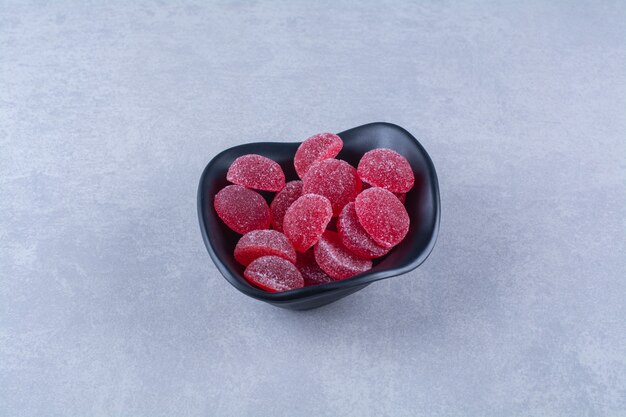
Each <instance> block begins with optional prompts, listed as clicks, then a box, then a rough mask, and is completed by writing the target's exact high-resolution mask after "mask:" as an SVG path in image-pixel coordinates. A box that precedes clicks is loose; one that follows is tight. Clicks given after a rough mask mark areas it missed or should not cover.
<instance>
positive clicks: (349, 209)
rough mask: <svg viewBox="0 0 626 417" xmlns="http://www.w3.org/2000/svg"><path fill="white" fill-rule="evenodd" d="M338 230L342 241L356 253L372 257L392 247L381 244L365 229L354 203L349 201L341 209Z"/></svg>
mask: <svg viewBox="0 0 626 417" xmlns="http://www.w3.org/2000/svg"><path fill="white" fill-rule="evenodd" d="M337 232H338V233H339V239H340V240H341V243H343V245H344V246H345V247H346V248H347V249H348V250H350V251H351V252H352V253H354V254H355V255H358V256H360V257H361V258H366V259H372V258H378V257H381V256H383V255H386V254H387V253H388V252H389V251H390V249H389V248H384V247H382V246H380V245H379V244H378V243H376V241H374V239H372V238H371V237H370V235H369V234H368V233H367V232H366V231H365V229H363V226H361V223H359V219H358V217H357V215H356V210H355V209H354V203H348V204H346V206H345V207H344V208H343V210H341V214H339V218H338V220H337Z"/></svg>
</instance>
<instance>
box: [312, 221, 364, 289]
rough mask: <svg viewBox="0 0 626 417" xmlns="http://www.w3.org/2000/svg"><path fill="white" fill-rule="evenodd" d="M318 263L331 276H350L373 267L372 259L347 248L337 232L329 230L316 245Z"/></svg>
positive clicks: (340, 277)
mask: <svg viewBox="0 0 626 417" xmlns="http://www.w3.org/2000/svg"><path fill="white" fill-rule="evenodd" d="M315 260H316V261H317V264H318V265H319V266H320V268H322V270H323V271H324V272H326V273H327V274H328V275H330V276H331V277H334V278H337V279H344V278H349V277H351V276H354V275H357V274H360V273H362V272H365V271H368V270H370V269H372V261H371V260H370V259H365V258H360V257H358V256H356V255H355V254H353V253H352V252H350V251H349V250H348V249H346V248H345V247H344V246H343V245H342V244H341V242H340V240H339V236H338V235H337V233H336V232H331V231H330V230H327V231H325V232H324V234H323V235H322V238H321V239H320V241H319V243H318V244H317V245H315Z"/></svg>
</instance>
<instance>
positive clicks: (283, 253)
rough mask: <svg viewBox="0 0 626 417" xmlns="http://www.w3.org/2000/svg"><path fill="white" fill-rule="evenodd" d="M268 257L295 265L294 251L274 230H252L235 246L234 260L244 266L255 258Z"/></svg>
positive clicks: (288, 242) (283, 236) (285, 237)
mask: <svg viewBox="0 0 626 417" xmlns="http://www.w3.org/2000/svg"><path fill="white" fill-rule="evenodd" d="M269 255H274V256H280V257H281V258H283V259H286V260H288V261H289V262H291V263H293V264H295V263H296V251H295V250H294V249H293V246H292V245H291V242H290V241H289V239H287V236H285V235H283V234H282V233H280V232H277V231H276V230H253V231H251V232H248V233H246V234H245V235H243V236H242V237H241V239H239V242H237V245H236V246H235V259H236V260H237V262H239V263H240V264H242V265H244V266H247V265H248V264H250V262H252V261H254V260H255V259H256V258H260V257H261V256H269Z"/></svg>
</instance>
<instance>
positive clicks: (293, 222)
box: [283, 194, 333, 252]
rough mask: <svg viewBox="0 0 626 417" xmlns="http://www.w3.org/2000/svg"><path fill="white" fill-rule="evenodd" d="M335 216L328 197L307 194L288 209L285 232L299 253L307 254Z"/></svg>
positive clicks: (284, 225)
mask: <svg viewBox="0 0 626 417" xmlns="http://www.w3.org/2000/svg"><path fill="white" fill-rule="evenodd" d="M332 216H333V209H332V207H331V205H330V201H328V199H327V198H326V197H322V196H321V195H316V194H305V195H303V196H302V197H300V198H298V199H297V200H296V201H295V202H294V203H293V204H292V205H291V207H289V208H288V209H287V213H285V218H284V220H283V231H284V233H285V236H287V237H288V238H289V240H290V241H291V243H292V244H293V247H294V248H295V250H297V251H298V252H305V251H306V250H307V249H309V248H310V247H311V246H313V245H315V244H316V243H317V241H318V240H319V238H320V236H322V233H324V229H326V225H327V224H328V222H329V221H330V219H331V217H332Z"/></svg>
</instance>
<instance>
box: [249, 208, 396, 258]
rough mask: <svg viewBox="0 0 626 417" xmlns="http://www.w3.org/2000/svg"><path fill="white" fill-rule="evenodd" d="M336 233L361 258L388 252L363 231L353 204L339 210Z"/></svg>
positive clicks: (374, 256)
mask: <svg viewBox="0 0 626 417" xmlns="http://www.w3.org/2000/svg"><path fill="white" fill-rule="evenodd" d="M337 232H338V233H339V238H340V240H341V243H343V245H344V246H345V247H346V248H348V249H349V250H350V251H351V252H352V253H354V254H355V255H358V256H360V257H361V258H367V259H372V258H378V257H380V256H383V255H386V254H387V252H389V251H390V249H388V248H384V247H382V246H380V245H379V244H378V243H376V242H375V241H374V239H372V238H371V237H370V235H369V234H367V232H366V231H365V229H363V226H361V223H359V219H358V217H357V215H356V210H355V209H354V203H348V204H346V206H345V207H344V208H343V210H341V214H339V219H338V220H337ZM253 233H255V232H253Z"/></svg>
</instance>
